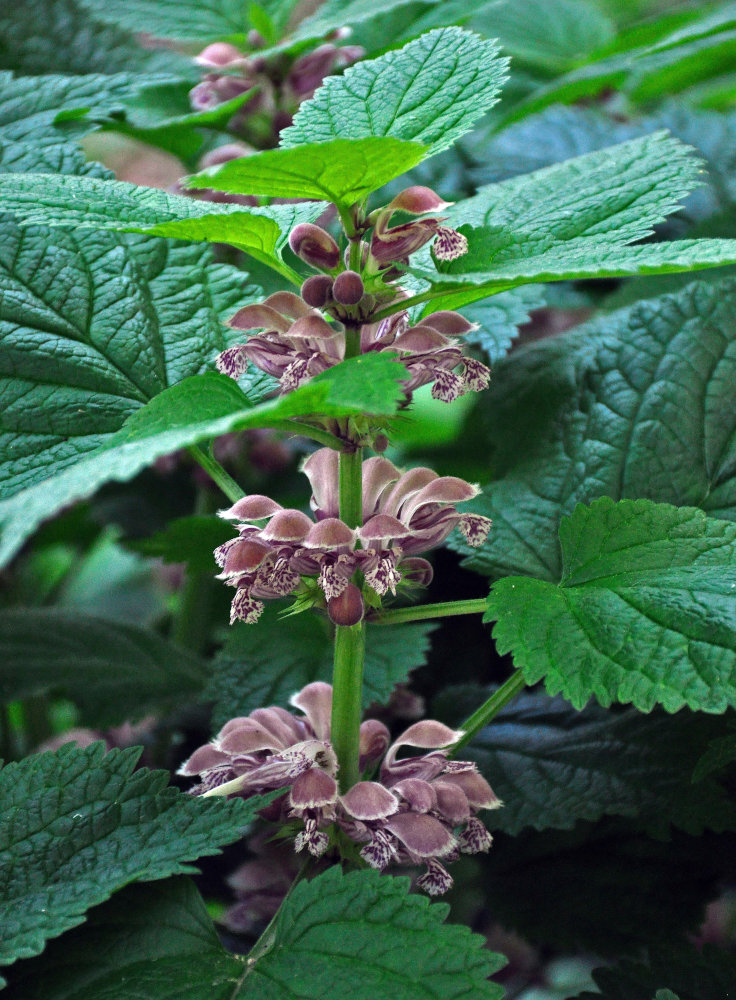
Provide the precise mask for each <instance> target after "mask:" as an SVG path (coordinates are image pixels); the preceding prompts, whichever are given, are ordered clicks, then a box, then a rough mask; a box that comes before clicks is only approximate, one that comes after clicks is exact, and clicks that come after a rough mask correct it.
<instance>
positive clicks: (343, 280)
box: [332, 271, 364, 306]
mask: <svg viewBox="0 0 736 1000" xmlns="http://www.w3.org/2000/svg"><path fill="white" fill-rule="evenodd" d="M363 292H364V288H363V279H362V278H361V276H360V275H359V274H358V273H357V271H343V272H342V274H338V276H337V277H336V278H335V284H334V286H333V288H332V296H333V298H334V299H335V302H339V303H340V305H341V306H356V305H357V304H358V303H359V302H360V300H361V299H362V298H363Z"/></svg>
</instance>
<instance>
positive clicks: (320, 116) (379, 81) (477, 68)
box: [281, 28, 508, 155]
mask: <svg viewBox="0 0 736 1000" xmlns="http://www.w3.org/2000/svg"><path fill="white" fill-rule="evenodd" d="M507 65H508V60H507V59H503V58H501V57H500V56H499V54H498V43H497V42H495V41H488V40H486V39H481V38H479V37H478V36H477V35H475V34H473V33H472V32H468V31H462V30H461V29H460V28H441V29H438V30H436V31H430V32H427V34H425V35H422V36H421V37H420V38H417V39H416V40H415V41H413V42H410V43H409V44H408V45H405V46H404V47H403V48H402V49H398V50H396V51H393V52H387V53H386V55H383V56H380V57H379V58H378V59H373V60H365V61H363V62H360V63H358V64H357V65H355V66H352V67H350V68H349V69H347V70H346V71H345V73H344V74H343V75H342V76H340V77H337V76H334V77H328V78H327V80H326V81H325V83H324V84H323V85H322V87H320V89H319V90H318V91H317V93H316V94H315V96H314V97H313V98H312V99H311V100H309V101H305V102H304V104H302V105H301V107H300V109H299V111H298V112H297V114H296V117H295V118H294V124H293V125H291V126H290V127H289V128H287V129H285V130H284V131H283V132H282V133H281V145H282V146H300V145H303V144H304V143H309V142H327V141H328V140H330V139H363V138H366V137H367V136H393V137H394V138H395V139H411V140H414V141H416V142H419V143H422V144H423V145H424V146H426V147H428V149H427V150H426V155H432V154H433V153H438V152H439V151H440V150H442V149H447V147H448V146H451V145H452V144H453V143H454V142H455V140H456V139H458V138H459V137H460V136H461V135H463V134H464V133H465V132H468V131H469V130H470V129H471V128H472V127H473V124H474V122H475V121H476V120H477V119H478V118H479V117H480V116H481V115H483V114H485V112H486V111H488V109H489V108H491V107H492V106H493V105H494V104H495V103H496V101H497V99H498V97H497V95H498V91H499V89H500V87H501V85H502V84H503V81H504V80H505V78H506V69H507Z"/></svg>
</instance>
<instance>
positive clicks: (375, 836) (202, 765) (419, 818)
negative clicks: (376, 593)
mask: <svg viewBox="0 0 736 1000" xmlns="http://www.w3.org/2000/svg"><path fill="white" fill-rule="evenodd" d="M291 704H292V705H293V706H294V707H295V708H297V709H300V710H301V711H302V712H303V715H302V716H295V715H292V714H291V713H290V712H287V711H286V710H285V709H282V708H278V707H273V706H272V707H270V708H260V709H257V710H256V711H255V712H252V713H251V714H250V715H249V716H246V717H243V718H237V719H232V720H231V721H230V722H228V723H226V725H225V726H223V728H222V729H221V730H220V732H219V733H218V734H217V736H216V737H215V739H214V740H213V741H212V742H211V743H208V744H206V745H205V746H202V747H200V748H199V749H198V750H195V752H194V753H193V754H192V756H191V757H190V758H189V759H188V760H187V761H186V762H185V763H184V764H183V765H182V767H181V768H180V770H179V773H180V774H183V775H186V776H198V777H199V778H200V784H199V785H197V786H196V787H195V788H194V789H193V792H194V793H195V794H205V793H208V794H222V795H228V794H229V795H238V796H241V797H244V798H248V797H250V796H252V795H256V794H259V793H263V792H269V791H274V790H278V789H280V788H284V789H286V788H288V789H289V790H288V791H285V793H284V795H283V796H280V797H278V798H277V799H276V800H275V801H274V802H273V803H271V805H270V806H268V807H266V809H265V810H264V815H265V818H267V819H270V820H273V821H275V822H281V823H288V822H291V821H295V822H296V823H297V824H298V830H297V832H296V835H295V839H294V849H295V850H296V851H302V850H304V849H306V850H307V851H309V853H310V854H312V855H313V856H314V857H321V856H322V855H323V854H324V853H325V852H326V851H327V850H328V848H329V847H330V844H331V842H332V835H333V833H334V829H335V827H337V828H339V829H341V830H342V831H343V832H344V833H345V834H347V836H348V837H350V838H351V839H352V840H353V841H354V842H355V843H356V844H359V845H361V847H360V854H361V857H363V859H364V860H365V861H366V862H367V863H368V864H369V865H371V866H372V867H373V868H378V869H379V870H381V871H383V870H384V869H385V868H387V867H388V866H389V865H390V864H403V865H418V864H424V865H426V872H425V873H424V874H423V875H422V876H421V877H420V878H419V879H418V881H417V885H418V886H419V887H420V888H422V889H424V890H425V891H426V892H427V893H429V894H430V895H437V894H440V893H443V892H446V891H447V889H449V888H450V886H451V885H452V878H451V876H450V875H449V873H448V872H447V870H446V869H445V867H444V863H447V862H449V861H453V860H455V859H456V858H457V857H458V856H459V855H460V854H461V853H466V854H474V853H477V852H479V851H487V850H488V849H489V847H490V846H491V842H492V840H491V835H490V834H489V833H488V830H487V829H486V828H485V826H484V825H483V823H482V822H481V820H480V819H478V816H477V813H478V812H479V811H480V810H482V809H495V808H497V807H498V806H500V805H501V803H500V801H499V800H498V798H497V797H496V796H495V795H494V793H493V791H492V789H491V787H490V786H489V785H488V783H487V781H486V780H485V778H483V777H482V776H481V775H480V774H479V773H478V769H477V767H476V765H475V764H474V763H473V762H471V761H456V760H450V759H449V756H448V754H449V748H450V747H452V745H453V744H454V743H456V742H457V741H458V740H459V739H460V737H461V736H462V733H461V732H459V731H457V730H453V729H450V728H449V727H447V726H445V725H443V724H442V723H441V722H437V721H435V720H433V719H424V720H422V721H421V722H415V723H414V724H413V725H411V726H409V728H408V729H406V730H405V731H404V732H403V733H402V734H401V735H400V736H399V737H398V739H396V740H395V741H394V742H393V743H391V745H390V746H389V742H390V737H389V732H388V729H387V728H386V727H385V726H384V724H383V723H382V722H378V721H377V720H375V719H368V720H366V721H365V722H363V723H362V725H361V727H360V769H361V771H363V770H365V768H366V767H368V766H373V767H374V768H375V766H376V765H377V764H378V762H379V761H380V767H379V769H378V773H377V776H376V777H377V780H374V781H359V782H357V784H355V785H353V787H352V788H350V789H349V790H348V791H347V792H345V794H343V795H341V794H340V792H339V788H338V784H337V780H336V777H337V770H338V765H337V758H336V756H335V753H334V750H333V749H332V745H331V744H330V715H331V710H332V688H331V687H330V685H329V684H325V683H322V682H319V681H318V682H315V683H313V684H308V685H307V686H306V687H305V688H303V689H302V690H301V691H299V692H298V693H297V694H296V695H294V697H293V698H292V699H291ZM404 747H411V748H413V749H418V750H420V751H422V753H420V754H419V755H418V756H414V757H406V758H401V759H399V756H398V755H399V751H400V750H402V748H404Z"/></svg>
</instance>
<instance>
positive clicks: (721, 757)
mask: <svg viewBox="0 0 736 1000" xmlns="http://www.w3.org/2000/svg"><path fill="white" fill-rule="evenodd" d="M735 760H736V733H734V732H731V733H729V734H728V735H726V736H720V737H718V739H715V740H713V742H712V743H711V744H710V746H709V747H708V749H707V750H706V751H705V753H704V754H703V756H702V757H701V758H700V760H699V761H698V763H697V764H696V765H695V768H694V770H693V777H692V780H693V783H694V784H699V783H700V782H701V781H703V779H704V778H706V777H707V776H708V775H709V774H712V773H713V771H720V770H721V769H722V768H724V767H726V766H727V765H728V764H731V763H733V761H735Z"/></svg>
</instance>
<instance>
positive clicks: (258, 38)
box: [248, 28, 266, 49]
mask: <svg viewBox="0 0 736 1000" xmlns="http://www.w3.org/2000/svg"><path fill="white" fill-rule="evenodd" d="M248 45H250V47H251V48H252V49H262V48H265V46H266V39H265V38H264V37H263V35H262V34H261V33H260V31H256V29H255V28H251V30H250V31H249V32H248Z"/></svg>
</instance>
